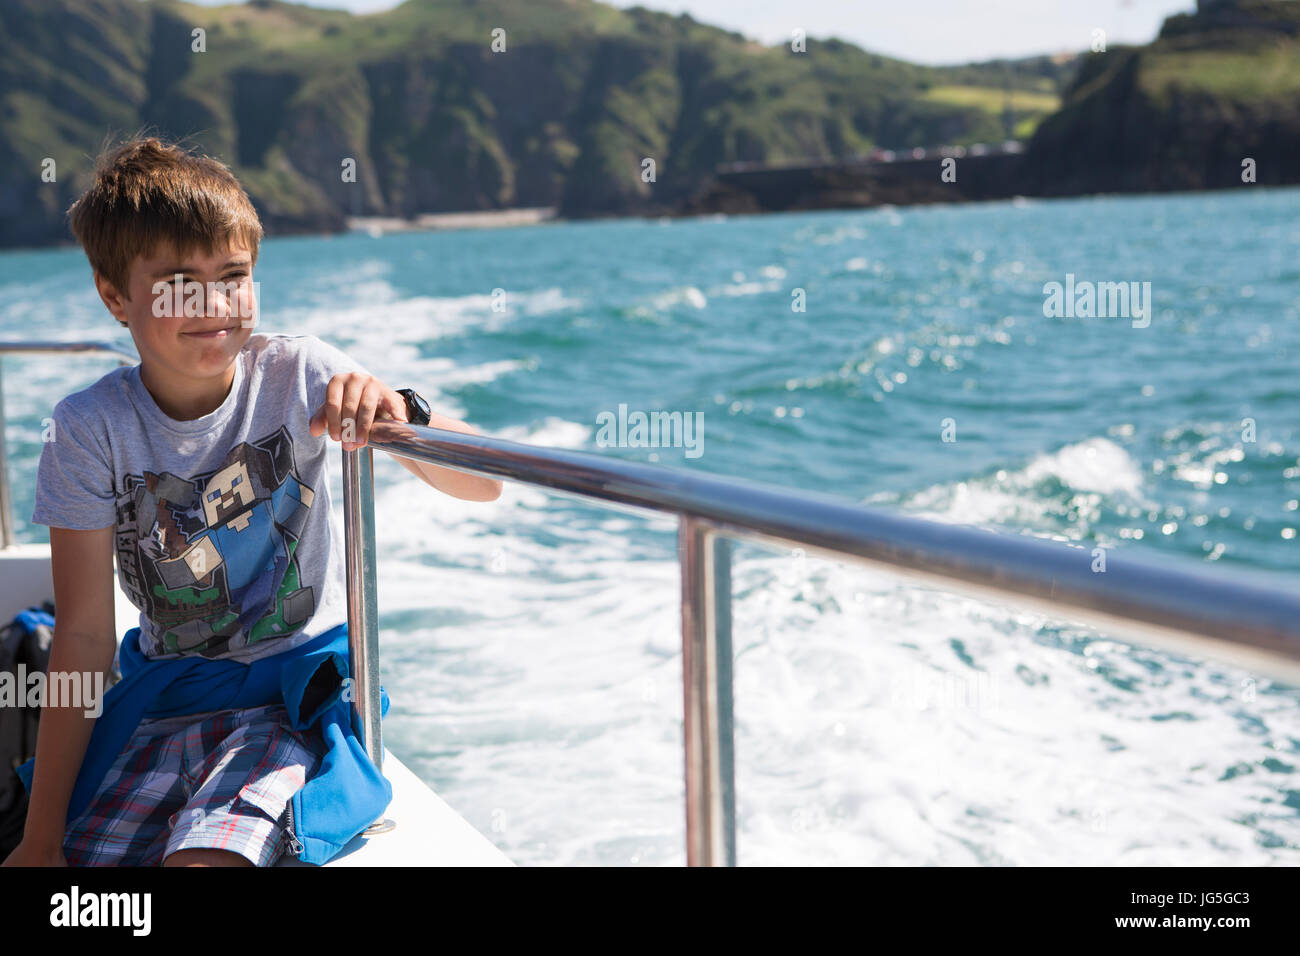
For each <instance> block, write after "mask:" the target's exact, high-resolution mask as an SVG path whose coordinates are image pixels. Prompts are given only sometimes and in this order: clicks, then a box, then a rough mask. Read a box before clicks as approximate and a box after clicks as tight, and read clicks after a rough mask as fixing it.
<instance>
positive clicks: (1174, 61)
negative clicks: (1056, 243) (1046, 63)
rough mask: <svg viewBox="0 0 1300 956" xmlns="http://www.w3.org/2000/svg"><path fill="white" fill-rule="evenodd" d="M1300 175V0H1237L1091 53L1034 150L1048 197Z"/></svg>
mask: <svg viewBox="0 0 1300 956" xmlns="http://www.w3.org/2000/svg"><path fill="white" fill-rule="evenodd" d="M1247 158H1249V159H1253V160H1254V161H1255V168H1256V181H1257V183H1260V184H1282V183H1296V182H1300V2H1297V0H1238V2H1235V3H1221V4H1219V5H1217V6H1213V7H1210V8H1208V9H1206V10H1205V11H1203V12H1201V13H1198V14H1195V15H1179V16H1175V17H1171V18H1170V19H1169V20H1167V21H1166V23H1165V25H1164V28H1163V29H1162V30H1161V33H1160V36H1159V37H1158V38H1157V39H1156V41H1155V42H1154V43H1152V44H1150V45H1149V46H1146V47H1142V48H1136V49H1134V48H1128V49H1117V48H1112V49H1111V50H1109V51H1108V52H1106V53H1098V54H1092V55H1089V56H1087V57H1085V59H1084V61H1083V63H1082V65H1081V67H1080V70H1079V72H1078V75H1077V77H1076V78H1075V80H1074V82H1073V84H1072V85H1071V86H1070V88H1069V89H1068V90H1067V91H1066V93H1065V96H1064V102H1063V106H1062V108H1061V110H1060V111H1059V112H1058V113H1056V114H1054V115H1053V116H1051V117H1050V118H1049V119H1047V120H1046V121H1044V122H1043V123H1042V125H1041V126H1040V127H1039V129H1038V131H1037V133H1036V134H1035V136H1034V138H1033V140H1032V141H1031V143H1030V145H1029V150H1028V153H1027V156H1026V164H1027V186H1028V187H1029V188H1030V189H1032V190H1033V191H1036V192H1042V193H1045V194H1048V195H1053V194H1056V195H1072V194H1077V193H1081V192H1103V191H1146V190H1166V189H1206V188H1241V187H1243V186H1245V185H1247V184H1245V183H1243V182H1242V163H1243V160H1245V159H1247Z"/></svg>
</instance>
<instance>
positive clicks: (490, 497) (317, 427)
mask: <svg viewBox="0 0 1300 956" xmlns="http://www.w3.org/2000/svg"><path fill="white" fill-rule="evenodd" d="M385 419H388V420H392V421H399V422H404V421H406V400H405V399H404V398H402V396H401V395H399V394H398V393H397V392H396V391H395V390H393V389H391V388H389V387H388V386H387V385H385V384H384V383H383V382H381V381H380V380H379V379H377V378H375V377H374V376H373V375H367V374H365V373H364V372H348V373H340V374H338V375H335V376H334V377H333V378H331V379H330V382H329V385H328V386H327V387H326V390H325V404H323V405H322V406H321V407H320V408H319V409H317V411H316V414H315V415H313V416H312V418H311V423H310V427H311V433H312V434H313V435H321V434H323V433H325V432H327V431H328V433H329V436H330V438H332V439H334V440H335V441H341V440H343V439H344V438H345V437H346V438H347V440H346V441H344V442H343V447H344V448H345V449H347V450H351V449H353V448H362V447H364V446H365V444H366V440H367V438H368V437H369V435H370V426H371V425H372V424H373V423H374V422H375V421H376V420H380V421H383V420H385ZM345 422H352V423H353V424H352V427H351V428H350V429H348V434H347V435H344V429H343V423H345ZM429 425H430V426H431V427H433V428H444V429H446V430H447V431H455V432H462V433H464V434H467V435H477V434H479V432H478V431H477V430H476V429H475V428H474V427H473V426H472V425H467V424H466V423H465V422H462V421H457V420H456V419H454V418H447V417H446V416H445V415H438V414H431V415H430V416H429ZM393 457H394V458H396V459H397V460H398V461H399V462H400V463H401V465H402V467H403V468H405V469H406V470H407V471H409V472H410V473H411V474H413V475H415V476H416V477H417V478H419V479H421V480H422V481H424V482H425V484H427V485H430V486H431V487H434V488H437V489H438V490H439V491H442V492H445V493H446V494H449V495H452V496H453V497H456V498H464V499H465V500H467V501H495V500H496V499H497V498H499V497H501V482H500V481H498V480H496V479H495V478H481V477H479V476H478V475H467V474H465V473H464V472H462V471H456V470H455V469H454V468H443V467H441V466H439V465H431V464H428V463H426V462H422V461H419V462H417V461H411V460H410V459H409V458H402V457H400V456H398V455H393Z"/></svg>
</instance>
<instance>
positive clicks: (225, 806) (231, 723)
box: [63, 704, 321, 866]
mask: <svg viewBox="0 0 1300 956" xmlns="http://www.w3.org/2000/svg"><path fill="white" fill-rule="evenodd" d="M319 749H320V747H319V745H318V744H316V743H315V742H314V741H313V740H312V739H311V738H310V737H309V736H308V735H306V734H304V733H301V732H299V731H295V730H294V729H293V728H292V727H291V726H290V724H289V717H288V714H287V713H286V711H285V709H284V705H283V704H273V705H269V706H266V707H252V708H246V709H244V710H221V711H211V712H208V713H205V714H188V715H185V716H182V717H166V718H160V719H156V720H146V721H143V722H142V723H141V724H140V726H139V727H138V728H137V729H136V732H135V735H134V736H133V737H132V738H131V740H130V742H129V743H128V744H127V745H126V746H125V747H124V748H123V749H122V753H121V754H120V755H119V756H118V758H117V760H116V762H115V763H114V764H113V766H112V768H111V769H110V770H109V771H108V773H107V774H106V775H105V777H104V782H103V783H102V784H101V785H100V788H99V791H98V792H97V793H96V794H95V797H94V798H93V799H92V800H91V802H90V805H89V806H87V808H86V810H85V812H84V813H82V814H81V816H80V817H78V818H77V819H76V820H74V821H73V822H72V823H71V824H70V825H69V827H68V831H67V834H66V835H65V837H64V841H63V852H64V855H65V856H66V857H67V860H68V864H69V865H70V866H157V865H159V864H161V863H162V861H163V860H164V858H166V857H167V856H170V855H171V854H172V853H175V852H176V851H177V850H184V849H190V848H194V847H204V848H209V849H218V850H231V851H233V852H235V853H238V854H240V855H241V856H243V857H245V858H247V859H248V860H251V861H252V862H253V864H254V865H256V866H270V865H271V864H273V863H274V862H275V861H276V860H277V859H278V858H279V857H280V855H281V854H283V853H284V852H286V848H287V846H288V844H289V842H290V840H289V837H288V835H287V834H286V831H285V826H284V824H285V822H286V821H285V814H286V807H287V805H288V803H289V801H290V800H291V799H292V798H293V795H294V794H295V793H297V792H298V791H299V790H300V789H301V788H302V786H303V784H304V783H306V781H307V777H308V775H310V774H311V773H312V772H313V771H314V770H315V769H316V767H317V766H318V764H319V763H320V759H321V757H320V753H319Z"/></svg>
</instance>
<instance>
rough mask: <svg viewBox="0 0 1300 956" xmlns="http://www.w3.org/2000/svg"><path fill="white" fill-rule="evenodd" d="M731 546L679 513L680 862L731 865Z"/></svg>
mask: <svg viewBox="0 0 1300 956" xmlns="http://www.w3.org/2000/svg"><path fill="white" fill-rule="evenodd" d="M729 549H730V543H729V542H728V541H727V539H726V538H725V537H723V536H721V535H719V534H718V533H717V532H716V531H715V530H714V529H713V528H712V527H710V526H709V525H708V524H707V523H706V522H704V521H702V520H700V519H697V518H693V517H691V516H689V515H682V516H681V519H680V524H679V526H678V550H679V558H680V561H681V568H682V688H683V695H684V701H683V703H684V713H685V720H684V731H683V732H684V736H685V743H686V865H687V866H735V865H736V806H735V762H734V740H733V736H734V734H733V729H732V728H733V721H732V699H731V698H732V689H731V561H730V553H729Z"/></svg>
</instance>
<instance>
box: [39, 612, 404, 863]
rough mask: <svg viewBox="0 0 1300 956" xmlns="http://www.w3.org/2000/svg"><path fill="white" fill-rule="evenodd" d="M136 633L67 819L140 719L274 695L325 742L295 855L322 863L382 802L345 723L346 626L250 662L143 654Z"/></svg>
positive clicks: (237, 705)
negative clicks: (315, 695)
mask: <svg viewBox="0 0 1300 956" xmlns="http://www.w3.org/2000/svg"><path fill="white" fill-rule="evenodd" d="M139 635H140V629H139V628H138V627H133V628H131V630H129V631H127V632H126V634H125V635H124V636H123V638H122V647H121V651H120V654H119V658H120V659H119V667H120V670H121V672H122V679H121V680H120V681H118V682H117V683H116V684H114V685H113V686H112V687H110V688H109V689H108V691H107V692H106V693H105V694H104V698H103V710H102V712H101V713H100V715H99V718H98V719H97V720H96V721H95V727H94V730H93V731H92V733H91V736H90V743H89V744H88V745H87V747H86V757H85V759H84V760H83V761H82V764H81V770H80V771H79V772H78V774H77V782H76V784H75V785H74V786H73V789H72V796H71V798H70V800H69V803H68V822H69V823H71V822H72V821H74V820H75V819H76V818H77V817H79V816H81V814H82V813H83V812H85V810H86V807H87V806H89V804H90V801H91V798H92V797H94V795H95V794H96V792H97V791H98V790H99V786H100V784H101V783H103V780H104V776H105V775H106V774H107V773H108V771H109V769H110V768H111V767H112V766H113V763H114V761H116V760H117V757H118V755H119V754H121V752H122V749H123V748H124V747H125V746H126V745H127V743H128V742H129V741H130V739H131V737H132V736H133V735H134V733H135V730H136V728H137V727H138V726H139V724H140V721H141V720H143V719H145V718H159V717H179V716H181V715H183V714H197V713H201V712H203V711H209V710H237V709H243V708H245V707H264V706H267V705H270V704H280V703H283V704H284V707H285V709H286V710H287V711H288V714H289V720H290V722H291V724H292V726H293V728H294V730H298V731H313V730H314V731H315V732H317V733H318V734H319V736H320V739H321V740H323V742H324V745H325V750H324V756H323V759H322V760H321V763H320V765H319V767H317V769H316V771H315V772H314V773H312V774H311V775H310V776H309V777H308V778H307V782H306V784H305V785H304V786H303V787H302V789H301V790H299V791H298V792H297V793H296V794H295V795H294V797H293V800H292V803H291V806H292V813H293V821H292V826H293V834H292V836H293V837H294V838H296V839H297V841H298V842H299V843H300V844H301V845H302V851H301V852H300V853H299V854H298V859H299V860H301V861H302V862H304V863H314V864H320V863H325V862H327V861H328V860H330V859H331V858H332V857H334V856H335V855H336V854H337V853H338V852H339V851H340V850H342V849H343V847H344V846H346V845H347V844H348V842H349V841H350V840H351V839H352V838H353V837H354V836H356V835H357V834H358V833H360V832H361V831H362V830H363V829H365V828H366V827H367V826H369V825H370V824H371V823H373V822H374V821H375V820H377V819H378V818H379V816H380V815H381V814H382V813H383V812H384V810H385V809H387V807H388V804H389V803H390V802H391V801H392V799H393V785H392V784H391V783H389V782H388V780H387V778H385V777H384V775H383V774H382V773H380V772H379V770H378V769H377V768H376V767H375V765H374V763H373V762H372V761H371V760H370V758H369V757H368V756H367V755H366V752H365V749H364V748H363V747H362V746H361V741H360V740H358V739H357V735H356V731H355V729H354V728H353V726H352V714H351V705H350V704H349V703H348V701H346V700H344V699H343V687H344V686H345V685H344V683H343V679H344V678H346V677H348V629H347V625H346V624H339V625H337V626H336V627H333V628H331V629H330V630H328V631H326V632H325V633H323V634H320V635H318V636H316V637H314V638H312V639H311V640H310V641H308V642H306V643H305V644H301V645H299V646H298V647H294V648H290V649H289V650H287V651H283V652H281V653H279V654H273V655H271V656H269V657H263V658H261V659H259V660H255V661H253V662H252V663H250V664H246V663H243V662H241V661H232V660H213V659H210V658H206V657H200V656H192V657H181V658H172V659H167V660H150V659H148V658H146V657H145V656H144V655H143V654H142V653H141V652H140V648H139V642H138V638H139ZM326 664H331V665H333V667H334V671H335V672H336V673H337V675H338V682H337V685H336V686H334V687H333V688H332V690H331V691H330V693H329V696H328V697H326V698H325V699H324V700H323V702H322V703H321V704H320V705H319V706H317V707H316V708H315V709H314V711H313V712H312V713H310V714H304V713H302V706H303V704H304V700H303V697H304V694H305V692H306V690H307V685H308V684H309V683H310V682H311V679H312V677H313V676H314V675H315V674H316V672H317V671H318V670H319V669H321V668H322V667H324V666H326ZM326 674H327V675H328V674H329V672H328V671H326ZM347 686H350V685H347ZM387 713H388V694H387V693H386V692H384V690H383V688H382V687H381V688H380V717H381V718H382V717H383V715H385V714H387ZM35 762H36V758H34V757H33V758H32V759H31V760H28V761H27V762H26V763H25V764H23V765H22V766H20V767H19V768H18V776H19V778H20V779H21V780H22V782H23V785H24V786H25V787H26V788H27V790H28V792H30V791H31V789H32V784H31V779H32V769H33V766H34V765H35Z"/></svg>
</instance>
